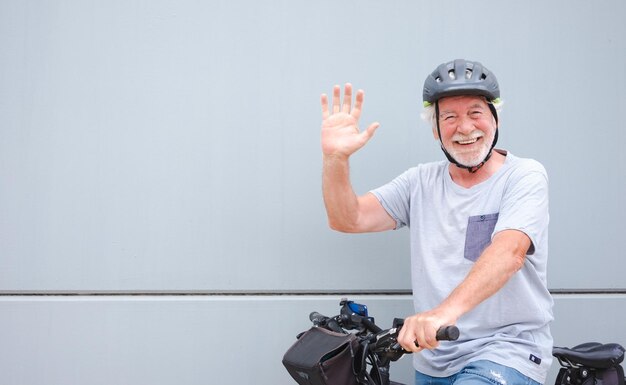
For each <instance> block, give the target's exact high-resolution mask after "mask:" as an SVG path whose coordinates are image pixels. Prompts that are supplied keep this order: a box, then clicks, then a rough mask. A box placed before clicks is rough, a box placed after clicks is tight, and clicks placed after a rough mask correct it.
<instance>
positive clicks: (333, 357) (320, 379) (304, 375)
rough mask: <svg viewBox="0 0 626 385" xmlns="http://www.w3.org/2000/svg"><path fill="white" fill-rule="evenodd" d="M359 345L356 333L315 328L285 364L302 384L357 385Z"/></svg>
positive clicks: (293, 348) (301, 338) (297, 344)
mask: <svg viewBox="0 0 626 385" xmlns="http://www.w3.org/2000/svg"><path fill="white" fill-rule="evenodd" d="M358 348H359V342H358V341H357V339H356V337H355V336H354V335H353V334H342V333H336V332H333V331H330V330H327V329H324V328H321V327H316V326H314V327H312V328H311V329H309V330H307V331H306V332H304V333H302V334H301V335H300V336H299V338H298V340H297V341H296V342H295V343H294V344H293V345H292V346H291V347H290V348H289V349H288V350H287V352H286V353H285V355H284V356H283V365H285V368H287V371H288V372H289V374H291V377H293V379H294V380H296V382H297V383H298V384H300V385H357V384H358V382H357V377H356V375H355V368H354V362H355V360H354V357H355V356H356V355H357V350H358Z"/></svg>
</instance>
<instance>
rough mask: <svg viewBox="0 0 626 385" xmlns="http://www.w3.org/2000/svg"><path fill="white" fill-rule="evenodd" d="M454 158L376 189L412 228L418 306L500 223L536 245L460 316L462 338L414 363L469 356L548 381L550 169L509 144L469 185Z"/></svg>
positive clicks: (424, 305)
mask: <svg viewBox="0 0 626 385" xmlns="http://www.w3.org/2000/svg"><path fill="white" fill-rule="evenodd" d="M448 166H449V163H448V162H447V161H442V162H435V163H428V164H422V165H419V166H417V167H414V168H411V169H409V170H407V171H406V172H404V173H403V174H402V175H400V176H398V177H397V178H396V179H394V180H393V181H391V182H390V183H388V184H386V185H384V186H382V187H380V188H378V189H376V190H373V191H372V193H373V194H374V195H375V196H376V197H377V198H378V200H379V201H380V203H381V204H382V206H383V207H384V208H385V210H386V211H387V212H388V213H389V215H391V217H392V218H394V219H395V220H396V224H397V228H400V227H403V226H408V228H409V231H410V234H411V275H412V285H413V297H414V303H415V310H416V312H422V311H426V310H430V309H432V308H434V307H436V306H437V305H439V304H440V303H441V301H443V300H444V299H445V298H446V297H447V296H448V295H449V294H450V293H451V292H452V290H453V289H454V288H456V287H457V286H458V285H459V284H460V283H461V282H462V281H463V279H464V278H465V277H466V276H467V274H468V272H469V270H470V269H471V268H472V266H473V264H474V262H475V261H476V260H477V259H478V257H479V256H480V254H481V253H482V251H483V250H484V249H485V247H487V246H488V245H489V244H490V243H491V239H492V238H493V235H494V234H496V233H497V232H499V231H502V230H507V229H515V230H519V231H522V232H524V233H525V234H526V235H528V237H529V238H530V240H531V241H532V246H531V248H530V250H529V251H528V255H527V256H526V259H525V263H524V266H523V268H522V269H521V270H519V271H518V272H517V273H515V275H514V276H513V277H512V278H511V279H510V280H509V282H507V283H506V285H505V286H504V287H503V288H502V289H500V290H499V291H498V292H497V293H496V294H494V295H493V296H491V297H489V298H488V299H486V300H485V301H483V302H482V303H481V304H479V305H478V306H477V307H476V308H474V309H473V310H472V311H470V312H468V313H466V314H465V315H463V316H462V317H461V318H460V319H459V320H458V322H457V326H458V327H459V330H460V332H461V336H460V338H459V340H458V341H453V342H448V341H444V342H441V344H440V346H439V347H438V348H437V349H435V350H425V351H422V352H421V353H419V354H414V355H413V361H414V367H415V369H416V370H418V371H420V372H422V373H424V374H427V375H430V376H435V377H447V376H449V375H452V374H454V373H456V372H458V371H459V370H461V369H462V368H463V367H464V366H465V365H467V364H468V363H469V362H472V361H477V360H483V359H486V360H491V361H494V362H496V363H499V364H502V365H506V366H509V367H512V368H515V369H517V370H518V371H520V372H521V373H523V374H525V375H526V376H528V377H531V378H532V379H534V380H536V381H538V382H540V383H543V382H544V381H545V378H546V374H547V371H548V369H549V368H550V364H551V362H552V336H551V334H550V328H549V323H550V322H551V321H552V319H553V316H552V304H553V302H552V297H551V295H550V293H549V292H548V289H547V285H546V267H547V258H548V178H547V174H546V171H545V169H544V168H543V166H542V165H541V164H540V163H538V162H536V161H534V160H531V159H522V158H518V157H516V156H514V155H512V154H510V153H509V154H507V156H506V160H505V163H504V165H503V166H502V167H501V168H500V169H499V170H498V171H497V172H496V173H495V174H494V175H492V176H491V177H490V178H489V179H488V180H486V181H484V182H482V183H480V184H478V185H476V186H473V187H472V188H469V189H467V188H464V187H461V186H459V185H457V184H456V183H454V182H453V181H452V179H451V177H450V174H449V172H448Z"/></svg>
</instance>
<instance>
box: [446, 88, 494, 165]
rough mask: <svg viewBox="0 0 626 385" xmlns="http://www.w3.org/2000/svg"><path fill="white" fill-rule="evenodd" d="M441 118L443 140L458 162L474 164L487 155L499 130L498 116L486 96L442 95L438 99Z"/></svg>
mask: <svg viewBox="0 0 626 385" xmlns="http://www.w3.org/2000/svg"><path fill="white" fill-rule="evenodd" d="M438 119H439V130H440V131H441V142H442V143H443V146H444V147H445V149H446V151H448V153H449V154H450V155H451V156H452V157H453V158H454V159H455V160H456V161H457V162H459V163H460V164H462V165H464V166H467V167H474V166H477V165H478V164H480V163H481V162H482V161H483V160H484V159H485V157H486V156H487V154H488V153H489V150H490V149H491V144H492V143H493V138H494V135H495V132H496V120H495V119H494V117H493V115H492V113H491V110H490V109H489V106H488V105H487V101H486V100H485V98H483V97H480V96H451V97H447V98H442V99H440V100H439V116H438ZM435 137H436V131H435Z"/></svg>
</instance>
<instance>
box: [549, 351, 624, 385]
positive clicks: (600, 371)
mask: <svg viewBox="0 0 626 385" xmlns="http://www.w3.org/2000/svg"><path fill="white" fill-rule="evenodd" d="M552 354H553V355H554V356H555V357H556V358H557V359H558V360H559V363H560V364H561V366H562V368H561V369H560V370H559V374H558V375H557V378H556V385H625V384H624V382H625V380H624V369H623V368H622V366H621V365H620V363H621V362H622V361H623V360H624V348H623V347H622V346H621V345H619V344H615V343H611V344H600V343H598V342H589V343H585V344H581V345H577V346H574V347H573V348H560V347H554V348H553V350H552Z"/></svg>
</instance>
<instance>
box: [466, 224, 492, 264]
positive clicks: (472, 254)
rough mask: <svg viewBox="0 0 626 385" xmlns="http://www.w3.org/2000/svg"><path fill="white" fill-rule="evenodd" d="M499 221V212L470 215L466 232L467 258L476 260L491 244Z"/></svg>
mask: <svg viewBox="0 0 626 385" xmlns="http://www.w3.org/2000/svg"><path fill="white" fill-rule="evenodd" d="M497 222H498V213H495V214H486V215H475V216H472V217H469V219H468V220H467V231H466V233H465V252H464V257H465V259H468V260H470V261H472V262H476V260H477V259H478V257H480V255H481V254H482V252H483V250H485V248H487V246H489V244H491V235H492V234H493V229H495V227H496V223H497Z"/></svg>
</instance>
